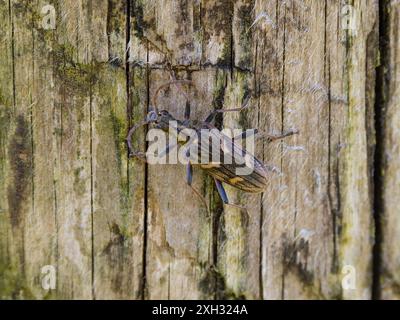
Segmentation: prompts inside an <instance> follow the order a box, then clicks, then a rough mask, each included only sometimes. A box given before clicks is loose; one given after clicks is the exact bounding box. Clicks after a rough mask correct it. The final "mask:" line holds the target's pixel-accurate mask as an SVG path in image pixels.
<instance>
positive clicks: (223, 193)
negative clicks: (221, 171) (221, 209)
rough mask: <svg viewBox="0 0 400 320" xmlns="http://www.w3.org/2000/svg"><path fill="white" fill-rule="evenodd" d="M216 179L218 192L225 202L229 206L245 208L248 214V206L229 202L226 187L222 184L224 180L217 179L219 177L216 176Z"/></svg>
mask: <svg viewBox="0 0 400 320" xmlns="http://www.w3.org/2000/svg"><path fill="white" fill-rule="evenodd" d="M214 181H215V185H216V186H217V190H218V193H219V195H220V197H221V199H222V201H223V203H224V204H226V205H227V206H231V207H234V208H238V209H241V210H244V211H245V212H246V214H248V212H247V208H246V207H243V206H240V205H238V204H233V203H229V199H228V196H227V194H226V191H225V188H224V186H223V185H222V182H221V181H219V180H217V179H215V178H214Z"/></svg>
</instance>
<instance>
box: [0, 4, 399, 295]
mask: <svg viewBox="0 0 400 320" xmlns="http://www.w3.org/2000/svg"><path fill="white" fill-rule="evenodd" d="M47 4H48V3H47V2H46V1H44V0H35V1H28V0H25V1H23V0H0V27H1V34H2V36H1V39H0V40H1V41H0V52H1V59H0V128H1V132H0V155H1V158H0V179H1V181H3V183H2V184H1V185H0V231H1V233H0V273H1V277H0V297H1V298H12V299H15V298H25V299H26V298H36V299H42V298H62V299H69V298H72V299H78V298H83V299H107V298H109V299H113V298H123V299H142V298H144V299H157V298H158V299H173V298H175V299H196V298H208V299H213V298H246V299H370V298H372V297H374V298H379V297H381V298H385V299H397V298H400V290H399V286H400V273H399V270H400V266H399V261H400V248H399V245H398V244H399V243H400V239H399V237H400V219H399V216H398V212H397V210H398V209H397V208H398V206H399V205H400V193H399V192H400V191H399V190H400V189H399V187H398V185H399V181H400V145H399V141H400V132H399V124H400V119H399V117H400V109H399V107H398V104H399V90H400V89H399V88H400V84H399V81H400V80H399V79H400V75H399V72H398V64H399V63H400V61H399V57H398V50H399V49H400V48H399V34H398V30H399V29H400V19H399V14H400V3H399V2H397V1H389V0H381V1H378V0H367V1H366V0H354V1H339V0H325V1H319V0H318V1H317V0H308V1H301V0H290V1H278V0H274V1H272V0H271V1H267V0H265V1H261V0H235V1H232V0H223V1H214V0H199V1H194V0H193V1H185V0H176V1H175V0H174V1H172V0H171V1H162V0H147V1H146V0H141V1H139V0H131V1H126V2H125V1H117V0H96V1H95V0H57V1H52V2H51V5H53V7H54V9H55V11H54V12H55V14H56V20H55V28H54V29H51V28H50V29H46V28H43V25H42V20H43V17H44V16H46V14H48V12H46V11H45V12H44V13H42V8H43V6H45V5H47ZM348 5H351V7H346V6H348ZM349 8H350V9H352V12H351V17H352V18H351V19H350V21H349V24H346V19H347V18H348V17H349V15H348V13H349V11H348V9H349ZM169 66H172V69H173V71H174V73H175V75H176V77H177V78H180V79H191V80H193V83H194V86H192V87H188V88H185V89H184V90H185V92H186V96H188V97H189V99H190V101H189V103H190V105H191V107H192V115H193V116H194V117H195V118H199V119H200V118H204V116H205V115H206V114H207V112H209V111H210V110H211V109H215V108H233V107H237V106H238V105H240V104H241V103H242V101H243V99H244V97H245V96H246V95H247V94H248V93H249V92H251V93H252V100H251V108H249V109H247V110H245V111H243V112H242V113H241V114H238V113H230V114H226V115H224V117H223V118H220V119H218V121H219V123H220V125H222V126H224V127H230V128H258V129H259V130H260V131H264V132H276V133H279V132H282V131H285V130H288V129H292V128H296V129H299V130H300V134H299V135H297V136H293V137H290V138H287V139H285V140H284V141H280V142H274V143H269V144H267V143H265V142H262V141H261V142H260V143H259V144H257V148H256V151H257V152H256V154H257V156H258V157H259V158H260V159H262V160H264V161H265V162H266V163H267V164H269V165H273V166H275V168H276V170H275V171H276V172H275V173H271V177H270V181H269V184H268V187H267V189H266V192H265V193H263V194H262V195H251V194H250V195H249V194H245V193H242V192H238V191H236V190H235V189H233V188H230V187H229V188H228V187H227V191H228V194H229V196H230V198H231V199H232V201H233V202H235V203H240V204H242V205H244V206H246V207H247V208H248V215H247V214H245V213H244V212H241V210H239V209H236V208H231V207H226V206H223V205H222V202H221V200H220V199H219V197H218V194H217V191H216V189H215V187H214V186H213V181H212V179H211V178H209V177H208V176H206V175H205V174H204V173H203V172H201V171H197V170H195V173H194V186H195V188H196V189H198V190H200V191H201V193H202V194H204V196H205V198H206V200H207V203H208V204H209V206H210V208H211V212H210V213H208V212H207V210H206V209H205V208H204V206H203V205H202V203H201V201H200V200H199V199H198V198H197V197H196V196H195V195H194V194H193V192H192V191H191V190H190V188H188V187H187V186H186V183H185V170H184V167H183V166H181V165H156V166H150V165H145V164H143V163H142V162H140V161H138V160H135V159H128V158H127V149H126V145H125V140H124V138H125V136H126V134H127V131H128V128H129V127H130V126H131V125H132V124H133V123H135V122H137V121H138V120H140V119H142V118H143V117H144V116H145V114H146V112H147V110H148V107H149V104H150V98H151V96H152V95H153V94H154V92H155V90H156V89H157V87H158V86H159V85H160V84H162V83H164V82H166V81H168V80H169V79H170V76H171V72H170V70H169V69H170V67H169ZM159 102H160V104H161V105H162V106H163V108H165V109H168V110H170V111H171V112H172V113H173V114H174V115H176V116H180V117H182V116H183V109H184V105H185V103H186V98H185V96H184V95H183V94H182V92H180V91H179V90H177V88H175V87H171V88H170V89H169V90H164V91H163V92H162V94H161V96H160V99H159ZM134 144H135V147H136V148H139V149H141V150H144V149H145V147H146V142H145V131H144V130H142V131H141V132H140V133H139V134H137V135H135V139H134ZM48 265H50V266H53V267H54V268H55V271H56V287H55V289H44V288H43V287H42V280H43V277H44V276H45V274H43V273H42V272H41V271H42V268H43V267H44V266H48ZM353 275H354V281H351V280H352V279H350V278H349V277H351V276H353ZM349 279H350V282H348V281H349ZM349 284H350V285H349Z"/></svg>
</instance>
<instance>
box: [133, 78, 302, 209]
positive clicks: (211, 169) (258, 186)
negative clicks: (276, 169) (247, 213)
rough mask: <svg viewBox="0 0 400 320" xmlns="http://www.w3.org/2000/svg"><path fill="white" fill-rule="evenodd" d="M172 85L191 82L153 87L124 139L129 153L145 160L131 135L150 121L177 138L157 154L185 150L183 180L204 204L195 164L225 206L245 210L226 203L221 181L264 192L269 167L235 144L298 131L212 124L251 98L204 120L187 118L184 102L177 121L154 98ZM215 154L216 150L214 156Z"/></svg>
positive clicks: (241, 188) (280, 136)
mask: <svg viewBox="0 0 400 320" xmlns="http://www.w3.org/2000/svg"><path fill="white" fill-rule="evenodd" d="M172 84H176V85H191V84H192V83H191V81H190V80H172V81H169V82H167V83H165V84H163V85H162V86H160V87H159V88H158V89H157V90H156V92H155V94H154V97H153V100H152V105H153V106H152V109H151V110H150V111H149V112H148V114H147V116H146V119H145V120H144V121H142V122H140V123H138V124H136V125H134V126H133V127H132V128H131V129H130V130H129V133H128V136H127V139H126V140H127V144H128V148H129V156H130V157H137V158H139V159H141V160H143V161H147V158H146V154H145V153H143V152H138V151H134V150H133V148H132V135H133V133H134V132H135V131H136V130H137V129H138V128H139V127H141V126H143V125H148V124H153V125H154V126H155V128H157V129H161V130H162V131H164V132H167V133H169V134H172V135H173V136H175V137H177V143H169V144H167V145H166V146H165V148H164V149H163V150H162V151H161V152H159V153H158V157H163V156H166V155H167V154H168V153H170V152H171V150H173V149H174V148H176V147H177V146H178V145H182V146H183V147H184V148H185V149H184V153H186V156H187V159H188V161H187V163H186V182H187V184H188V185H189V186H190V187H191V188H192V190H193V191H194V192H195V193H196V194H197V195H198V196H199V197H200V198H201V199H202V201H203V202H204V204H205V206H206V207H207V205H206V202H205V200H204V197H203V196H202V195H201V194H200V193H199V192H198V191H197V190H196V189H194V188H193V186H192V179H193V165H198V166H199V167H200V168H201V169H202V170H205V171H206V172H207V173H208V174H209V175H211V176H212V177H213V178H214V181H215V184H216V187H217V190H218V193H219V195H220V197H221V199H222V201H223V202H224V203H225V204H226V205H230V206H234V207H238V208H241V209H245V208H243V207H241V206H239V205H236V204H232V203H230V202H229V199H228V196H227V194H226V191H225V189H224V186H223V183H226V184H229V185H231V186H233V187H235V188H237V189H239V190H242V191H245V192H250V193H260V192H263V191H264V190H265V188H266V186H267V181H268V180H267V178H268V170H269V169H268V166H266V165H265V164H264V163H263V162H262V161H261V160H259V159H257V158H256V157H255V156H254V155H253V154H251V153H250V152H248V151H247V150H246V149H245V148H243V147H242V146H241V144H239V143H237V141H240V140H244V139H247V138H249V137H250V136H254V137H264V138H266V139H268V140H269V141H274V140H278V139H282V138H284V137H288V136H291V135H293V134H297V133H298V132H297V131H295V130H291V131H288V132H286V133H283V134H281V135H272V134H258V132H257V129H253V130H247V131H244V132H242V133H241V134H240V135H238V136H234V137H229V136H228V135H226V134H225V133H224V132H223V131H220V130H218V129H217V128H216V127H215V126H214V125H213V124H212V122H213V121H214V119H215V116H216V115H217V114H218V113H225V112H240V111H242V110H244V109H246V108H248V106H249V101H250V98H248V99H245V102H244V103H243V105H242V106H241V107H240V108H234V109H217V110H213V111H211V112H210V113H209V115H208V116H207V117H206V119H205V120H203V121H198V120H192V119H190V105H189V104H187V105H186V108H185V115H184V120H178V119H176V118H175V117H174V116H172V115H171V114H170V113H169V112H168V111H167V110H159V109H158V107H157V105H158V104H157V97H158V94H159V92H160V91H161V90H162V89H163V88H166V87H168V86H170V85H172ZM171 124H174V125H171ZM189 130H190V131H191V132H195V133H196V134H195V137H196V138H195V139H193V140H192V141H191V142H192V143H190V141H189V140H190V138H191V137H190V136H189V135H188V133H187V132H188V131H189ZM204 132H208V135H207V138H206V139H203V137H204ZM199 137H201V138H199ZM205 142H207V143H205ZM193 145H195V147H196V152H193V151H192V152H191V150H193V148H191V146H193ZM215 153H217V156H216V155H215ZM204 154H206V155H207V156H206V157H205V158H204V156H203V155H204ZM227 156H228V157H227ZM199 157H201V162H200V163H199V162H198V161H197V159H199ZM215 158H217V160H215ZM194 159H196V160H194ZM226 159H231V161H226ZM240 172H241V173H240Z"/></svg>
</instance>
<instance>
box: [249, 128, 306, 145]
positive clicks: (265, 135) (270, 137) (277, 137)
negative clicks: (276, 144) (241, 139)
mask: <svg viewBox="0 0 400 320" xmlns="http://www.w3.org/2000/svg"><path fill="white" fill-rule="evenodd" d="M298 133H299V131H298V130H290V131H287V132H285V133H282V134H279V135H274V134H268V133H261V134H259V135H258V136H257V138H265V139H267V140H268V141H269V142H273V141H276V140H280V139H283V138H286V137H290V136H292V135H295V134H298Z"/></svg>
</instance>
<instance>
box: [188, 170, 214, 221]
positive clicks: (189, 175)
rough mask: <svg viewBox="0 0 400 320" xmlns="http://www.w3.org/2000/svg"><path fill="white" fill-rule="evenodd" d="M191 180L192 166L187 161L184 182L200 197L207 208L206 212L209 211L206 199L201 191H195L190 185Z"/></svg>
mask: <svg viewBox="0 0 400 320" xmlns="http://www.w3.org/2000/svg"><path fill="white" fill-rule="evenodd" d="M192 181H193V167H192V165H191V163H190V162H189V163H188V164H187V165H186V183H187V184H188V186H189V187H190V188H191V189H192V191H193V192H194V193H195V194H196V195H197V196H198V197H199V198H200V199H201V201H202V202H203V204H204V206H205V207H206V209H207V212H208V213H210V211H209V209H208V205H207V201H206V199H205V198H204V197H203V196H202V195H201V193H200V192H199V191H197V190H196V189H195V188H194V187H193V186H192Z"/></svg>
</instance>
